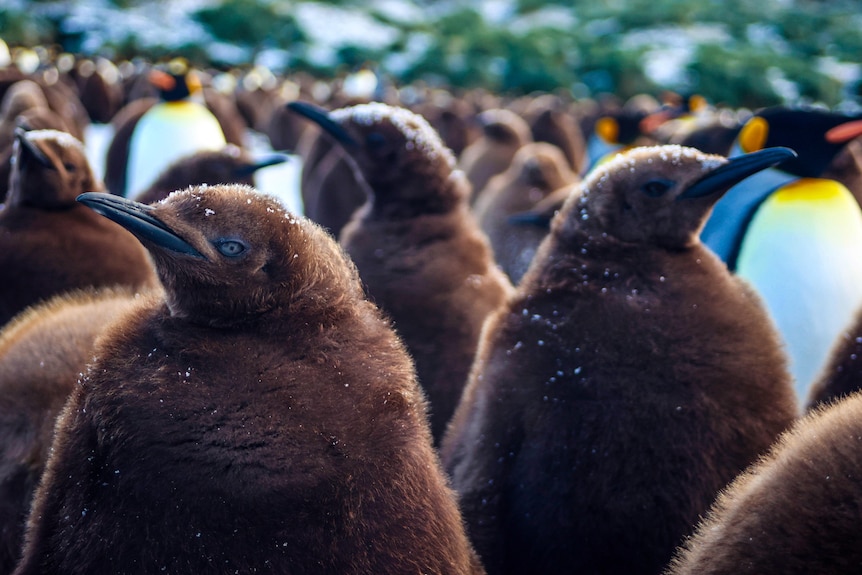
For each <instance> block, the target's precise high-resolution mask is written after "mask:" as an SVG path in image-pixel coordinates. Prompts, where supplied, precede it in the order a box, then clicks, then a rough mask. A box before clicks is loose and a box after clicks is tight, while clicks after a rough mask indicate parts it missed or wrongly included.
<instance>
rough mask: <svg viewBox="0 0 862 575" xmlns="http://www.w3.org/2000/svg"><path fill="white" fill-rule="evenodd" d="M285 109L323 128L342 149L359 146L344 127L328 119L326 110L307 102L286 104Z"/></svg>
mask: <svg viewBox="0 0 862 575" xmlns="http://www.w3.org/2000/svg"><path fill="white" fill-rule="evenodd" d="M287 109H288V110H291V111H292V112H296V113H297V114H299V115H300V116H305V117H306V118H308V119H309V120H311V121H312V122H314V123H315V124H317V125H318V126H320V127H321V128H323V131H325V132H327V133H328V134H329V135H330V136H332V137H333V138H335V139H336V140H338V142H339V143H341V145H343V146H344V147H346V148H355V147H357V146H359V142H357V141H356V140H354V139H353V136H351V135H350V134H348V133H347V130H345V129H344V126H342V125H341V124H339V123H338V122H336V121H335V120H333V119H332V118H330V117H329V112H328V111H327V110H326V109H324V108H321V107H320V106H315V105H314V104H309V103H308V102H288V103H287Z"/></svg>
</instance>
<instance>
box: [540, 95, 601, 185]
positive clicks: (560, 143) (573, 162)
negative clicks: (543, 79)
mask: <svg viewBox="0 0 862 575" xmlns="http://www.w3.org/2000/svg"><path fill="white" fill-rule="evenodd" d="M524 115H525V117H526V119H527V122H528V123H529V125H530V132H531V133H532V135H533V141H534V142H548V143H549V144H553V145H555V146H557V148H559V149H560V151H562V152H563V157H564V158H565V159H566V161H567V162H568V165H569V168H570V169H571V170H572V171H573V172H574V173H576V174H582V173H584V172H585V171H586V168H587V144H586V141H585V140H584V135H583V133H582V132H581V127H580V125H579V124H578V122H577V120H576V119H575V116H574V115H573V114H571V113H570V112H569V111H568V110H567V109H566V106H565V103H564V102H563V101H562V100H561V99H560V98H559V97H558V96H555V95H552V94H543V95H541V96H538V97H536V98H534V99H532V100H531V101H530V103H529V104H528V105H527V108H526V110H525V112H524Z"/></svg>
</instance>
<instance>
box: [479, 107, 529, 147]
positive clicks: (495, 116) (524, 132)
mask: <svg viewBox="0 0 862 575" xmlns="http://www.w3.org/2000/svg"><path fill="white" fill-rule="evenodd" d="M476 119H477V121H478V122H479V125H480V126H481V127H482V134H483V135H484V136H485V138H487V139H488V140H489V141H491V142H494V143H496V144H500V145H503V146H509V147H512V148H516V149H517V148H520V147H521V146H523V145H524V144H526V143H528V142H531V141H532V140H533V135H532V133H531V132H530V125H529V124H528V123H527V121H526V120H524V119H523V118H522V117H521V116H520V115H518V114H516V113H515V112H513V111H511V110H507V109H506V108H490V109H488V110H484V111H482V112H480V113H479V115H478V116H477V117H476Z"/></svg>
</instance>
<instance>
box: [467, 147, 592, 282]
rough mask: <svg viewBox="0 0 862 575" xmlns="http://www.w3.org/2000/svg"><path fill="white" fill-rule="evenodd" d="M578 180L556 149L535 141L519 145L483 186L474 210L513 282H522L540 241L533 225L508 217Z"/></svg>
mask: <svg viewBox="0 0 862 575" xmlns="http://www.w3.org/2000/svg"><path fill="white" fill-rule="evenodd" d="M578 179H579V178H578V176H577V175H576V174H575V173H574V172H572V170H571V169H569V165H568V162H567V161H566V158H565V156H563V153H562V151H560V149H559V148H558V147H556V146H554V145H551V144H547V143H545V142H536V143H529V144H525V145H524V146H522V147H521V149H520V150H518V153H517V154H515V157H514V159H513V160H512V165H511V166H510V167H509V169H508V170H506V171H505V172H503V173H502V174H499V175H497V176H494V177H493V178H491V181H490V182H488V185H487V186H485V191H484V192H483V193H482V196H481V197H480V198H479V199H478V200H477V201H476V204H475V205H474V206H473V211H474V213H475V214H476V219H477V220H478V221H479V226H480V227H481V228H482V231H484V232H485V233H486V234H487V235H488V239H489V240H490V241H491V247H492V248H493V250H494V259H495V260H496V261H497V264H498V265H499V266H500V268H502V270H503V271H504V272H506V275H508V276H509V279H511V280H512V282H514V283H518V282H519V281H520V280H521V276H523V275H524V272H526V271H527V268H528V267H529V266H530V262H531V261H532V260H533V256H534V255H535V253H536V248H538V247H539V243H540V241H541V240H539V241H536V240H537V234H536V233H535V231H536V228H535V226H524V225H518V224H514V223H512V222H511V221H510V219H509V218H510V217H511V216H513V215H514V214H518V213H521V212H525V211H528V210H530V209H531V208H532V207H534V206H535V205H536V204H537V203H538V202H540V201H542V200H543V199H545V198H546V197H547V196H548V195H549V194H551V193H552V192H554V191H555V190H559V189H561V188H564V187H567V186H569V185H571V184H574V183H575V182H577V181H578ZM540 237H543V236H540Z"/></svg>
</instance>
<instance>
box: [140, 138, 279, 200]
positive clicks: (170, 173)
mask: <svg viewBox="0 0 862 575" xmlns="http://www.w3.org/2000/svg"><path fill="white" fill-rule="evenodd" d="M287 160H288V157H287V156H286V155H284V154H271V155H270V156H268V157H265V158H263V159H261V160H259V161H256V160H255V159H254V158H252V156H251V154H249V153H248V152H246V151H244V150H242V149H241V148H239V147H238V146H235V145H233V144H228V145H227V146H225V147H224V148H222V149H221V150H203V151H199V152H195V153H194V154H191V155H188V156H185V157H182V158H180V159H179V160H177V161H176V162H174V163H173V164H171V165H170V166H168V167H167V168H165V170H164V171H163V172H162V173H161V175H160V176H159V177H158V178H156V181H155V182H153V183H152V185H151V186H150V187H149V188H147V189H146V190H144V191H142V192H141V193H140V194H138V195H137V196H136V197H135V198H133V199H134V200H135V201H138V202H141V203H142V204H151V203H153V202H158V201H160V200H163V199H165V198H166V197H168V195H169V194H170V193H171V192H173V191H175V190H184V189H185V188H188V187H189V186H196V185H201V184H208V185H211V186H212V185H217V184H245V185H248V186H253V185H254V174H255V172H256V171H257V170H259V169H261V168H265V167H267V166H272V165H275V164H279V163H282V162H286V161H287Z"/></svg>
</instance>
